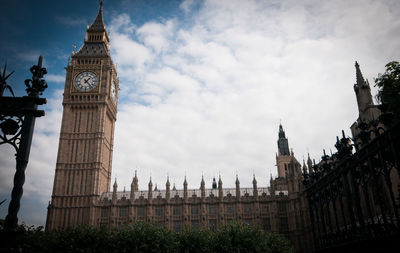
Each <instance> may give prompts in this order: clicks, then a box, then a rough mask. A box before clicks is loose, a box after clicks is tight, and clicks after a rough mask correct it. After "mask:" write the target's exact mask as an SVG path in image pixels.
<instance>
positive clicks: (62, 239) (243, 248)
mask: <svg viewBox="0 0 400 253" xmlns="http://www.w3.org/2000/svg"><path fill="white" fill-rule="evenodd" d="M9 248H10V249H11V248H13V249H18V250H17V251H18V252H86V253H91V252H138V253H139V252H163V253H168V252H171V253H172V252H173V253H175V252H182V253H186V252H188V253H189V252H190V253H197V252H198V253H203V252H207V253H209V252H216V253H224V252H227V253H228V252H229V253H239V252H268V253H275V252H276V253H280V252H282V253H286V252H292V246H291V244H290V243H289V241H288V240H287V238H285V237H283V236H281V235H278V234H274V233H266V232H264V231H262V230H258V229H255V228H253V227H251V226H246V225H244V226H243V225H240V224H229V225H227V226H224V227H222V228H220V229H218V230H217V231H215V232H211V231H210V230H206V229H190V228H186V229H184V230H183V231H182V232H180V233H175V232H172V231H169V230H167V229H165V228H159V227H155V226H153V225H150V224H148V223H142V222H140V223H136V224H133V225H131V226H126V227H123V228H120V229H118V228H112V229H110V228H94V227H90V226H82V227H77V228H67V229H64V230H55V231H43V228H33V227H24V226H21V227H20V228H19V231H18V234H17V236H16V240H15V241H13V242H9Z"/></svg>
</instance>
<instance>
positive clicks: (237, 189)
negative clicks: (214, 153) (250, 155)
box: [235, 175, 240, 199]
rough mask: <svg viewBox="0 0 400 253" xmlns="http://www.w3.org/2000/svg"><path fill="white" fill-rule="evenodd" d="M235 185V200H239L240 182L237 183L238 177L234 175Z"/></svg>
mask: <svg viewBox="0 0 400 253" xmlns="http://www.w3.org/2000/svg"><path fill="white" fill-rule="evenodd" d="M235 185H236V198H237V199H240V182H239V177H238V175H236V182H235Z"/></svg>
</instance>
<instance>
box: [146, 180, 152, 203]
mask: <svg viewBox="0 0 400 253" xmlns="http://www.w3.org/2000/svg"><path fill="white" fill-rule="evenodd" d="M147 198H148V200H149V202H151V201H152V200H153V183H152V182H151V177H150V181H149V191H148V197H147Z"/></svg>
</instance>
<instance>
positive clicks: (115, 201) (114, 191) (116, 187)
mask: <svg viewBox="0 0 400 253" xmlns="http://www.w3.org/2000/svg"><path fill="white" fill-rule="evenodd" d="M117 189H118V184H117V178H115V182H114V185H113V192H112V202H113V203H114V204H115V203H117Z"/></svg>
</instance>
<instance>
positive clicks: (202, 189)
mask: <svg viewBox="0 0 400 253" xmlns="http://www.w3.org/2000/svg"><path fill="white" fill-rule="evenodd" d="M200 190H201V199H202V200H204V199H205V198H206V184H205V182H204V177H203V176H201V183H200Z"/></svg>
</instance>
